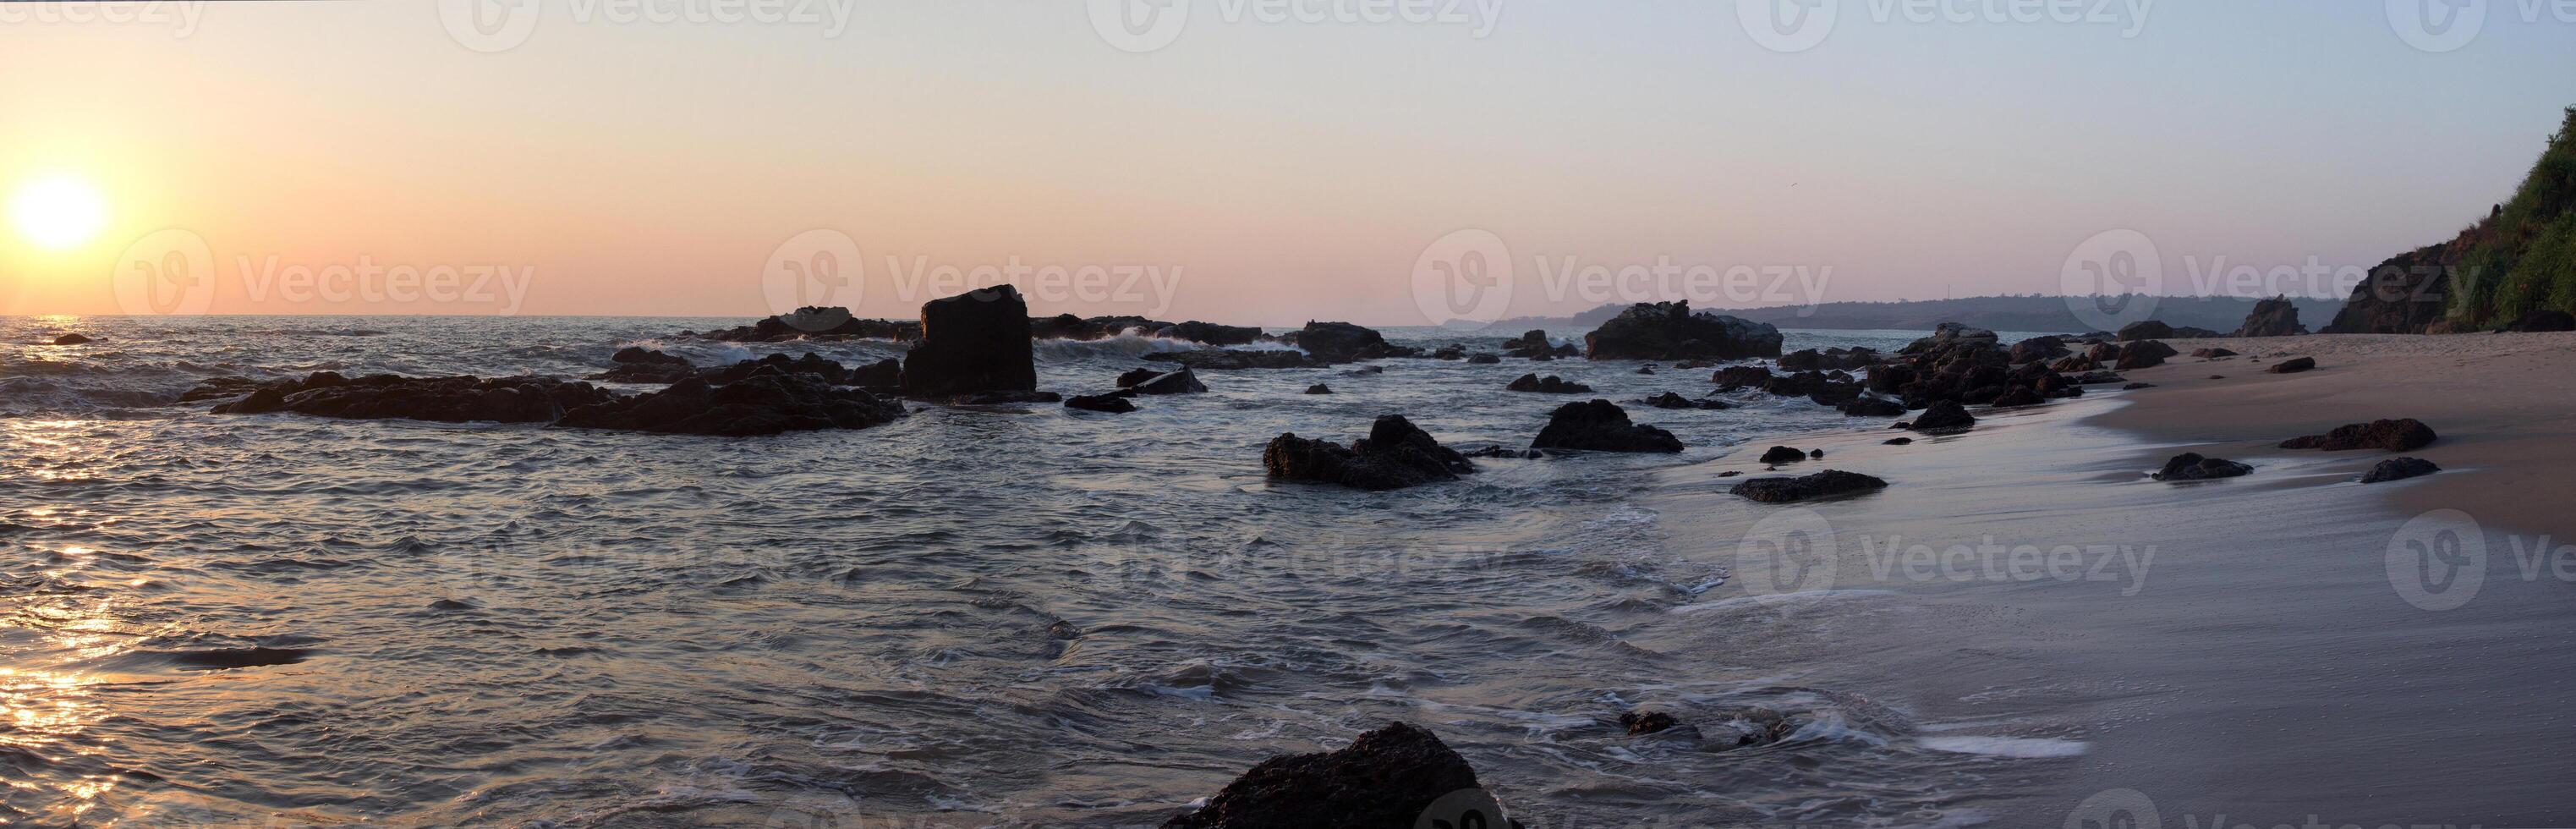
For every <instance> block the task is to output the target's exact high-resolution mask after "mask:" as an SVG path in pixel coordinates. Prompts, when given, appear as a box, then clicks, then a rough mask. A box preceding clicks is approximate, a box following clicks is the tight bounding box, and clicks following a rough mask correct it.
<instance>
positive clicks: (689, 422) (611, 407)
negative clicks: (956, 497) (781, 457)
mask: <svg viewBox="0 0 2576 829" xmlns="http://www.w3.org/2000/svg"><path fill="white" fill-rule="evenodd" d="M904 416H905V412H904V409H903V404H902V403H899V402H896V401H893V400H888V399H885V398H881V397H878V396H876V395H874V394H871V393H869V392H867V391H866V390H864V389H853V388H841V387H837V386H834V385H832V384H831V383H830V382H827V381H825V380H823V379H822V378H819V377H815V376H813V375H810V374H791V373H787V372H783V371H779V370H778V369H775V368H768V367H764V368H762V369H760V370H759V371H758V372H755V373H753V374H752V375H751V376H749V377H745V378H743V379H742V380H740V381H737V382H734V383H730V384H727V385H722V386H712V385H708V384H707V383H706V381H703V380H698V379H696V378H691V379H688V380H682V381H680V382H678V383H674V384H672V385H671V387H670V388H667V389H663V390H661V391H658V392H654V393H652V394H644V395H636V396H633V397H622V398H618V399H616V400H613V401H608V402H604V403H598V404H593V405H589V406H584V407H581V408H578V409H573V410H572V411H569V412H565V413H564V415H563V419H562V420H559V421H557V422H556V424H555V425H557V426H562V427H565V428H572V429H609V430H618V431H633V432H659V433H663V434H682V435H716V436H724V437H747V436H753V435H775V434H779V433H782V432H796V431H807V430H815V429H865V428H868V427H871V426H880V425H884V424H887V423H891V422H894V421H895V420H897V419H900V418H902V417H904Z"/></svg>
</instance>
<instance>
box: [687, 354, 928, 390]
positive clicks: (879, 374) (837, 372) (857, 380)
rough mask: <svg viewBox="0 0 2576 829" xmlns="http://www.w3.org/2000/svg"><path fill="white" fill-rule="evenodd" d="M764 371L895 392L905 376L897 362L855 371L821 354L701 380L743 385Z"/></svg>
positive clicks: (778, 359) (740, 367)
mask: <svg viewBox="0 0 2576 829" xmlns="http://www.w3.org/2000/svg"><path fill="white" fill-rule="evenodd" d="M763 370H769V371H776V372H778V373H781V374H803V375H808V376H811V377H813V378H814V379H817V380H821V381H823V382H826V383H830V384H832V385H835V386H874V387H878V388H893V387H895V386H897V385H899V384H900V383H901V382H902V380H901V378H902V376H903V364H902V363H900V362H896V361H894V360H880V361H878V362H876V363H874V364H871V365H868V366H866V367H863V368H859V369H855V370H854V369H851V368H850V367H848V366H844V365H841V363H840V362H839V361H837V360H832V359H828V358H826V357H824V356H822V355H820V354H802V355H798V356H797V357H796V358H795V359H789V358H788V357H787V355H785V354H772V355H769V356H767V357H762V358H760V359H757V360H744V361H742V362H739V363H735V364H733V365H730V366H726V367H724V368H722V369H718V370H714V371H709V372H706V373H705V374H703V375H702V376H703V377H704V379H705V380H706V381H707V382H708V383H710V384H714V385H719V386H722V385H727V384H731V383H736V382H740V381H741V380H743V379H744V378H748V377H750V376H752V375H754V374H757V373H760V372H761V371H763ZM674 382H677V381H674Z"/></svg>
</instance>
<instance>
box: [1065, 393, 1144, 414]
mask: <svg viewBox="0 0 2576 829" xmlns="http://www.w3.org/2000/svg"><path fill="white" fill-rule="evenodd" d="M1064 407H1065V408H1068V409H1076V410H1080V411H1086V412H1106V413H1109V414H1126V413H1128V412H1132V411H1135V410H1136V404H1134V403H1130V402H1128V401H1127V398H1124V397H1120V396H1118V395H1114V394H1093V395H1085V396H1082V397H1074V398H1068V399H1066V400H1065V401H1064Z"/></svg>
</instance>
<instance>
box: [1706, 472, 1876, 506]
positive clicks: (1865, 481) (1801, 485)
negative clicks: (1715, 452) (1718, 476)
mask: <svg viewBox="0 0 2576 829" xmlns="http://www.w3.org/2000/svg"><path fill="white" fill-rule="evenodd" d="M1886 488H1887V482H1886V481H1884V480H1880V479H1878V478H1874V477H1871V476H1868V475H1863V474H1860V473H1858V472H1844V471H1841V470H1835V469H1828V470H1825V471H1823V472H1818V473H1816V474H1813V475H1809V476H1806V477H1804V478H1755V479H1753V480H1750V481H1745V482H1743V483H1740V484H1736V485H1735V488H1734V489H1730V490H1727V492H1728V494H1731V495H1736V496H1740V497H1744V498H1750V499H1753V500H1755V501H1760V502H1762V503H1766V504H1789V503H1796V502H1799V501H1809V500H1814V499H1817V498H1827V497H1832V496H1835V495H1848V494H1851V493H1855V492H1870V491H1875V490H1881V489H1886Z"/></svg>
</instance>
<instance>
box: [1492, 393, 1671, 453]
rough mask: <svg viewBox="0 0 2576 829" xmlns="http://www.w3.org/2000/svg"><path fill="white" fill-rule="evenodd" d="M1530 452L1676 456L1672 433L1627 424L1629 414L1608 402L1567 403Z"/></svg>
mask: <svg viewBox="0 0 2576 829" xmlns="http://www.w3.org/2000/svg"><path fill="white" fill-rule="evenodd" d="M1530 448H1532V449H1581V450H1589V451H1595V452H1679V451H1682V440H1681V438H1677V437H1673V433H1671V432H1667V431H1664V430H1662V429H1657V428H1655V427H1653V426H1646V425H1641V424H1637V423H1632V422H1629V420H1628V413H1627V412H1626V411H1624V410H1622V409H1620V408H1619V407H1618V406H1617V405H1615V404H1613V403H1611V402H1610V401H1607V400H1594V401H1591V402H1588V403H1568V404H1565V405H1563V406H1559V407H1557V410H1556V411H1555V412H1554V413H1552V414H1550V415H1548V419H1547V427H1546V428H1543V429H1540V430H1539V433H1538V438H1537V439H1535V440H1532V441H1530Z"/></svg>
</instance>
